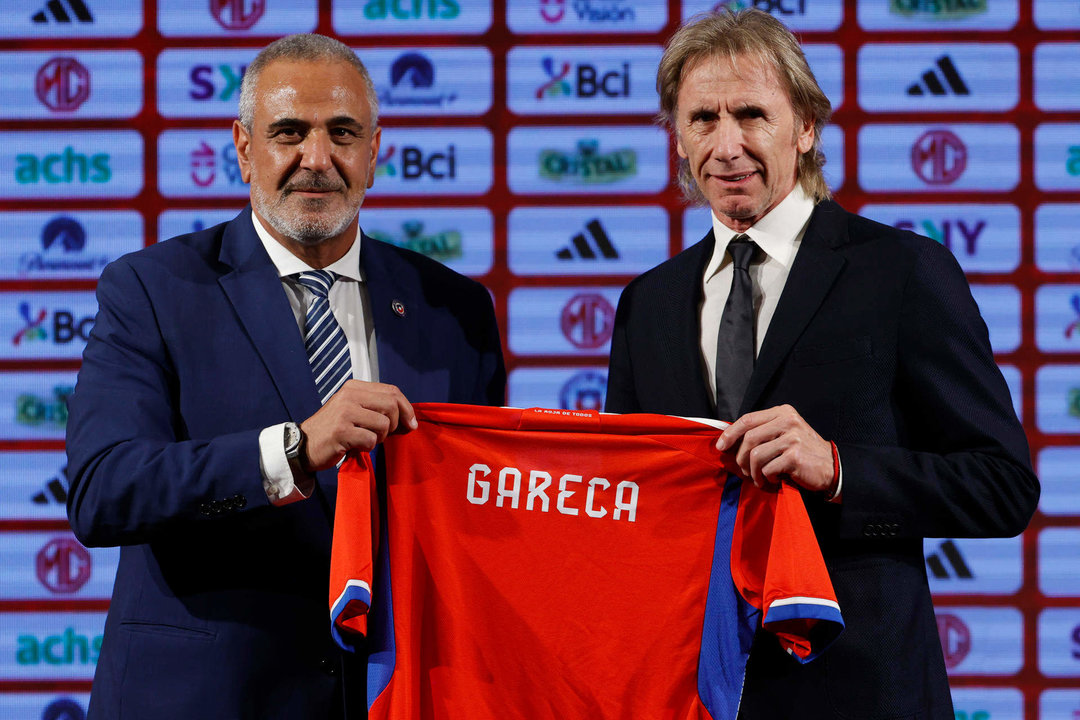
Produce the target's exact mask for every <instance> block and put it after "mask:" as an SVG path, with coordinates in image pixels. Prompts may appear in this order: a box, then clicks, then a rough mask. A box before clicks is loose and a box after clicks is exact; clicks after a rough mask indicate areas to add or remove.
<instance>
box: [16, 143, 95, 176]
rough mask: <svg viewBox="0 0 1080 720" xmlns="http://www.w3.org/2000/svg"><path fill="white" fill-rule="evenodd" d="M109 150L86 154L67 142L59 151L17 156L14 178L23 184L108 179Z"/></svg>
mask: <svg viewBox="0 0 1080 720" xmlns="http://www.w3.org/2000/svg"><path fill="white" fill-rule="evenodd" d="M109 160H110V158H109V155H108V154H107V153H95V154H93V155H85V154H83V153H80V152H75V148H73V147H71V146H70V145H68V146H67V147H65V148H64V149H63V150H61V151H60V152H57V153H46V154H45V155H42V156H40V157H39V156H37V155H34V154H32V153H22V154H19V155H16V156H15V163H16V165H15V181H16V182H17V183H19V184H20V185H35V184H37V183H40V182H45V183H48V184H50V185H57V184H68V185H70V184H73V183H80V184H82V183H107V182H109V180H111V179H112V169H111V168H110V167H109Z"/></svg>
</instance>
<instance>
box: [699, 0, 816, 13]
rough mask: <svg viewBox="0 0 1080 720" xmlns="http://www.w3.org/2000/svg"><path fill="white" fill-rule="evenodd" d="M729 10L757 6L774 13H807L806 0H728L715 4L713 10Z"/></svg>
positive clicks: (758, 8)
mask: <svg viewBox="0 0 1080 720" xmlns="http://www.w3.org/2000/svg"><path fill="white" fill-rule="evenodd" d="M724 8H727V9H729V10H747V9H749V8H755V9H757V10H762V11H764V12H767V13H772V14H774V15H805V14H806V0H727V1H726V2H718V3H716V5H714V6H713V12H720V11H721V10H723V9H724Z"/></svg>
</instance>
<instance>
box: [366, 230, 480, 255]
mask: <svg viewBox="0 0 1080 720" xmlns="http://www.w3.org/2000/svg"><path fill="white" fill-rule="evenodd" d="M401 231H402V234H401V235H400V236H397V235H390V234H389V233H382V232H378V231H372V232H370V233H369V235H371V237H373V238H375V239H376V240H382V241H383V242H385V243H390V244H391V245H397V246H398V247H403V248H407V249H409V250H412V251H414V252H418V253H420V254H422V255H427V256H428V257H429V258H433V259H435V260H438V261H439V262H446V261H448V260H455V259H457V258H460V257H461V255H462V242H461V233H460V232H459V231H457V230H443V231H442V232H437V233H430V234H425V233H424V223H422V222H421V221H419V220H409V221H407V222H403V223H402V224H401Z"/></svg>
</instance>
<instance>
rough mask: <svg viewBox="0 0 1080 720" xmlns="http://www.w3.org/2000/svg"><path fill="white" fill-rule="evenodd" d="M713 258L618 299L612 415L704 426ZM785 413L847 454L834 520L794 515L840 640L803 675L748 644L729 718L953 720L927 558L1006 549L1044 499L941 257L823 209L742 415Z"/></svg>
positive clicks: (913, 241) (760, 643)
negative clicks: (828, 585)
mask: <svg viewBox="0 0 1080 720" xmlns="http://www.w3.org/2000/svg"><path fill="white" fill-rule="evenodd" d="M713 247H714V239H713V236H712V233H711V232H710V233H709V235H707V236H706V237H705V239H704V240H703V241H702V242H700V243H698V244H697V245H694V246H693V247H691V248H689V249H687V250H686V251H685V252H683V253H680V254H679V255H677V256H676V257H674V258H672V259H671V260H669V261H667V262H665V263H663V264H662V265H660V266H658V267H657V268H654V269H653V270H651V271H649V272H647V273H645V274H644V275H642V276H641V277H639V278H637V279H636V280H634V281H633V282H632V283H631V284H630V285H629V286H628V287H627V288H626V290H625V291H624V293H623V295H622V298H621V299H620V302H619V308H618V311H617V313H616V324H615V332H614V336H613V340H612V348H611V364H610V372H609V378H608V395H607V409H608V410H609V411H613V412H659V413H668V414H675V415H691V416H702V417H710V416H712V415H713V414H714V413H715V407H714V401H713V399H712V397H711V395H710V391H709V386H708V384H707V381H706V378H705V374H704V370H703V363H702V360H701V352H700V341H699V338H700V328H699V324H700V323H699V313H698V308H699V304H700V302H701V299H702V277H703V275H704V271H705V265H706V264H707V263H708V261H709V258H710V257H711V255H712V252H713ZM785 403H787V404H790V405H792V406H793V407H794V408H795V410H797V411H798V412H799V413H800V414H801V415H802V416H803V418H805V419H806V421H807V422H808V423H809V424H810V426H811V427H813V428H814V429H815V430H816V431H817V432H818V433H819V434H820V435H821V436H822V437H824V438H825V439H826V440H833V441H835V442H836V444H837V446H838V448H839V452H840V458H841V461H842V463H843V474H844V486H843V503H842V504H827V503H825V502H824V501H823V499H822V497H821V496H820V495H815V494H809V493H806V494H804V500H805V502H806V505H807V510H808V511H809V513H810V516H811V520H812V521H813V524H814V529H815V532H816V534H817V539H818V541H819V543H820V544H821V548H822V552H823V554H824V556H825V560H826V563H827V565H828V567H829V572H830V574H831V576H832V580H833V584H834V586H835V589H836V595H837V598H838V600H839V602H840V608H841V611H842V612H843V615H844V620H845V622H846V625H847V627H846V629H845V631H844V633H843V634H842V635H841V636H840V638H839V640H838V641H837V642H836V643H835V644H834V645H833V646H832V647H830V648H829V649H828V650H827V651H826V652H825V653H824V655H823V656H822V657H821V658H820V659H818V660H816V661H814V662H812V663H809V664H808V665H804V666H800V665H798V664H797V663H796V662H795V661H794V660H792V659H790V658H789V657H787V656H786V655H785V654H784V653H783V652H782V651H781V650H780V645H779V644H778V643H777V642H776V641H775V639H773V638H769V637H767V636H766V635H764V634H763V633H760V632H759V633H758V637H757V638H755V640H754V645H753V648H752V650H751V653H750V661H749V665H748V668H747V675H746V684H745V687H744V691H743V702H742V711H741V714H740V717H745V718H748V719H755V720H756V719H757V718H766V719H771V718H786V717H799V718H803V719H804V720H816V719H818V718H822V719H823V718H837V719H839V718H846V719H848V720H850V719H852V718H859V719H860V720H882V719H884V718H921V719H930V718H933V719H934V720H952V718H953V711H952V704H951V700H950V697H949V688H948V683H947V678H946V675H945V665H944V661H943V659H942V653H941V647H940V644H939V642H938V634H937V629H936V623H935V617H934V610H933V606H932V605H931V601H930V592H929V589H928V586H927V579H926V569H925V567H924V563H923V554H922V539H923V538H924V537H986V536H1011V535H1016V534H1017V533H1019V532H1021V531H1022V530H1023V529H1024V528H1025V527H1026V525H1027V523H1028V520H1029V519H1030V518H1031V515H1032V513H1033V512H1034V510H1035V507H1036V505H1037V503H1038V497H1039V484H1038V480H1037V479H1036V477H1035V475H1034V474H1033V472H1032V470H1031V464H1030V456H1029V451H1028V446H1027V440H1026V438H1025V436H1024V432H1023V429H1022V427H1021V426H1020V423H1019V422H1018V421H1017V419H1016V415H1015V413H1014V412H1013V408H1012V404H1011V402H1010V397H1009V391H1008V388H1007V387H1006V385H1005V381H1004V379H1003V378H1002V376H1001V372H1000V371H999V370H998V368H997V366H996V364H995V363H994V358H993V353H992V351H991V349H990V342H989V337H988V334H987V330H986V326H985V324H984V323H983V321H982V318H981V317H980V315H979V310H978V307H977V306H976V304H975V301H974V300H973V298H972V296H971V291H970V289H969V288H968V284H967V281H966V279H965V278H964V274H963V272H962V271H961V269H960V267H959V265H958V264H957V263H956V260H955V258H953V256H952V255H951V254H950V253H949V251H948V250H946V249H945V248H943V247H942V246H940V245H938V244H937V243H934V242H932V241H930V240H928V239H926V238H923V237H919V236H917V235H914V234H912V233H907V232H901V231H899V230H896V229H894V228H891V227H887V226H884V225H880V224H878V223H875V222H872V221H870V220H867V219H865V218H861V217H859V216H857V215H853V214H851V213H848V212H846V211H844V210H843V209H842V208H841V207H840V206H839V205H837V204H836V203H834V202H831V201H826V202H822V203H820V204H819V205H818V206H817V207H816V208H815V210H814V213H813V215H812V217H811V220H810V224H809V226H808V228H807V231H806V234H805V235H804V238H803V241H802V245H801V247H800V249H799V252H798V255H797V256H796V258H795V262H794V264H793V266H792V269H791V273H790V275H789V276H788V280H787V284H786V285H785V287H784V291H783V294H782V295H781V298H780V302H779V305H778V306H777V308H776V313H775V315H774V316H773V319H772V321H771V323H770V325H769V329H768V332H767V334H766V336H765V338H764V341H763V343H762V346H761V350H760V352H759V354H758V358H757V363H756V365H755V368H754V372H753V375H752V376H751V379H750V385H749V387H748V389H747V392H746V396H745V398H744V399H743V403H742V407H741V411H740V414H743V413H746V412H749V411H751V410H760V409H764V408H769V407H773V406H776V405H781V404H785ZM722 419H725V420H727V419H733V418H722Z"/></svg>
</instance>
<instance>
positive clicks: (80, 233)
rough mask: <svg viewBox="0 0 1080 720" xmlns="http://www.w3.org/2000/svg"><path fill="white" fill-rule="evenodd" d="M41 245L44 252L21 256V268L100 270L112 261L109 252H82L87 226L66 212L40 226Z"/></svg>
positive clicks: (34, 270) (22, 270)
mask: <svg viewBox="0 0 1080 720" xmlns="http://www.w3.org/2000/svg"><path fill="white" fill-rule="evenodd" d="M41 248H42V250H44V252H33V253H31V252H28V253H24V254H23V255H21V256H20V257H19V271H20V272H23V273H28V272H80V271H82V272H85V271H91V270H100V269H101V268H103V267H105V265H106V264H108V262H109V257H108V256H107V255H99V256H90V255H86V254H84V253H83V250H84V249H85V248H86V229H85V228H84V227H83V226H82V225H81V224H80V223H79V222H78V221H77V220H75V219H74V218H70V217H67V216H66V215H58V216H56V217H54V218H53V219H52V220H50V221H49V222H47V223H46V224H45V227H44V228H42V230H41ZM69 255H70V256H71V257H66V256H69Z"/></svg>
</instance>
